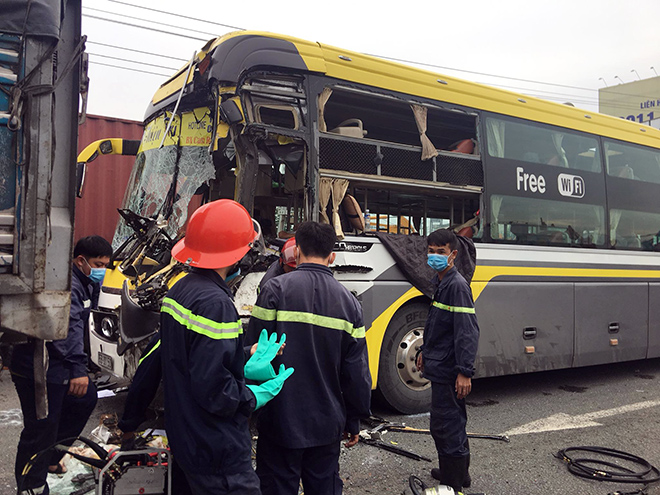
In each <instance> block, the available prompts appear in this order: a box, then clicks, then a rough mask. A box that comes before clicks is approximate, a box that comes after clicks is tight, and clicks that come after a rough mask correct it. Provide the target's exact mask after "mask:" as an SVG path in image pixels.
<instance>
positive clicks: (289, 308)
mask: <svg viewBox="0 0 660 495" xmlns="http://www.w3.org/2000/svg"><path fill="white" fill-rule="evenodd" d="M336 240H337V237H336V234H335V231H334V229H333V228H332V226H330V225H327V224H320V223H317V222H304V223H302V224H301V225H300V227H299V228H298V230H297V232H296V248H295V250H296V258H297V263H296V266H297V268H296V270H295V271H293V272H291V273H287V274H284V275H281V276H279V277H277V278H273V279H271V280H270V281H268V282H267V283H266V284H265V285H264V286H263V290H262V291H261V293H260V295H259V297H258V298H257V302H256V304H255V306H254V309H253V311H252V318H251V319H250V324H249V326H248V342H253V341H255V339H256V337H257V335H258V333H259V332H260V331H262V330H261V329H267V330H268V331H273V332H275V333H276V334H278V335H281V334H282V333H283V332H286V334H287V335H288V336H289V339H288V341H287V348H286V351H285V352H284V353H283V354H282V355H281V356H278V357H277V358H276V359H275V362H278V363H285V364H286V365H287V366H293V367H295V368H296V369H297V372H296V374H295V375H294V376H293V377H292V378H291V380H290V383H288V384H287V386H286V387H285V388H284V390H282V393H281V394H280V395H279V396H278V397H276V398H275V399H274V400H273V401H272V402H270V403H269V404H268V405H267V406H266V407H265V408H264V409H263V411H261V412H260V414H259V417H258V419H257V425H258V426H257V427H258V430H259V439H258V441H257V474H258V475H259V479H260V480H261V491H262V493H263V495H289V494H290V495H297V493H298V487H299V484H300V480H301V479H302V484H303V487H304V491H305V494H307V495H329V494H340V493H341V492H342V486H343V483H342V481H341V479H340V478H339V452H340V446H341V443H340V441H341V438H342V434H343V436H344V438H349V441H348V442H347V443H346V446H347V447H352V446H353V445H355V444H356V443H357V442H358V438H359V437H358V433H359V430H360V418H363V417H368V416H369V414H370V401H371V376H370V374H369V367H368V359H367V346H366V342H365V333H364V322H363V319H362V318H363V317H362V308H361V306H360V303H359V302H358V301H357V299H356V298H355V296H353V295H352V294H351V293H350V292H349V291H348V290H347V289H346V288H345V287H344V286H342V285H341V284H340V283H339V282H338V281H337V280H335V278H334V277H333V275H332V271H331V270H330V268H329V267H328V265H330V264H331V263H332V262H333V261H334V259H335V253H333V252H332V250H333V247H334V244H335V242H336ZM262 333H263V332H262Z"/></svg>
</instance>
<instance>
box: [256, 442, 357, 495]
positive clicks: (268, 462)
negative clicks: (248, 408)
mask: <svg viewBox="0 0 660 495" xmlns="http://www.w3.org/2000/svg"><path fill="white" fill-rule="evenodd" d="M340 447H341V443H340V442H339V440H338V441H336V442H333V443H331V444H329V445H322V446H320V447H309V448H305V449H288V448H286V447H282V446H280V445H278V444H276V443H274V442H272V441H271V440H269V439H268V438H267V437H264V436H262V435H259V439H258V440H257V474H258V475H259V480H260V481H261V493H262V495H298V489H299V487H300V481H301V480H302V485H303V490H304V491H305V495H341V493H342V488H343V486H344V484H343V482H342V481H341V478H340V477H339V449H340Z"/></svg>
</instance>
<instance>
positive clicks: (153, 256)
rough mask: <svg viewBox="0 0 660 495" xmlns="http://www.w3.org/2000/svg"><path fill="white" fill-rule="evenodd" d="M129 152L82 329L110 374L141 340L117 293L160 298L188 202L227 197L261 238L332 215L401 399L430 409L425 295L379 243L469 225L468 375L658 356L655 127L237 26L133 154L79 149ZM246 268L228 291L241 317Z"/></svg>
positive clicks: (409, 408)
mask: <svg viewBox="0 0 660 495" xmlns="http://www.w3.org/2000/svg"><path fill="white" fill-rule="evenodd" d="M131 147H134V148H136V149H137V150H136V152H137V156H136V162H135V166H134V170H133V174H132V177H131V180H130V182H129V186H128V189H127V191H126V195H125V200H124V205H123V209H124V219H123V220H121V221H120V223H119V225H118V226H117V230H116V234H115V238H114V247H115V248H116V249H117V258H118V259H117V262H116V265H115V266H116V269H115V270H114V271H112V272H111V273H109V274H108V275H107V276H106V279H105V281H104V284H103V288H102V296H101V300H100V305H101V306H102V307H101V308H100V310H99V311H98V312H96V313H95V314H94V316H93V323H94V325H93V330H92V334H91V336H90V342H91V354H92V356H91V357H92V359H93V360H94V361H95V362H96V363H97V364H99V365H100V366H102V367H104V368H106V369H108V370H110V371H112V372H113V373H115V374H116V375H120V376H130V375H131V374H132V372H133V371H134V369H135V366H136V364H137V356H138V355H139V349H140V345H139V343H140V339H141V338H142V337H144V335H145V334H148V333H149V332H152V331H153V325H151V326H150V325H147V324H145V323H144V322H143V320H140V319H139V317H136V318H137V320H136V321H140V322H142V323H138V324H136V323H131V321H132V320H131V318H130V317H129V316H127V315H126V314H125V313H126V311H125V306H127V305H131V306H134V307H132V309H131V311H132V312H133V313H135V312H136V311H137V312H138V313H139V307H140V305H142V307H149V305H150V304H151V309H157V307H154V306H155V304H154V298H153V297H151V296H153V295H154V294H156V295H157V294H162V292H163V290H164V289H163V288H162V287H161V288H160V289H159V288H158V284H154V283H150V281H152V280H154V276H155V277H156V279H157V280H158V281H159V283H161V285H163V283H165V284H170V283H171V282H172V280H173V279H174V277H175V276H180V275H179V274H178V271H177V270H180V267H179V268H178V269H177V268H176V266H175V265H174V264H171V263H170V260H169V259H168V257H167V251H168V246H169V244H168V243H170V242H172V241H174V240H175V239H177V238H178V237H180V236H181V235H182V234H183V233H184V231H185V223H186V220H187V218H188V216H189V214H190V213H191V212H192V211H194V209H195V208H196V207H197V206H199V205H200V204H202V203H204V202H206V201H210V200H213V199H217V198H222V197H229V198H234V199H236V200H237V201H239V202H241V203H242V204H243V205H244V206H246V208H247V209H248V210H249V211H250V212H251V213H252V214H253V216H254V217H255V219H256V220H257V221H258V222H259V223H260V226H261V229H262V232H263V235H264V238H265V239H266V241H267V242H266V244H270V245H276V244H277V239H278V238H279V239H282V238H285V237H287V236H290V235H291V234H292V232H293V231H294V230H295V227H296V225H297V224H299V223H300V222H301V221H304V220H307V219H313V220H321V221H327V222H331V223H333V225H335V228H336V230H337V231H338V234H339V235H340V237H341V238H342V240H341V242H339V243H338V244H337V248H336V250H337V259H336V261H335V264H334V265H333V268H334V270H335V276H336V278H337V279H338V280H340V281H341V282H342V283H343V284H345V285H346V287H348V288H349V289H350V290H351V291H353V293H354V294H355V295H356V297H357V298H358V299H359V300H360V301H361V303H362V306H363V309H364V316H365V324H366V328H367V332H366V336H367V337H366V338H367V341H368V347H369V359H370V368H371V372H372V377H373V385H374V388H377V389H378V391H379V393H380V394H381V395H382V396H383V397H384V398H385V400H386V401H387V402H388V403H389V404H390V405H392V406H393V407H394V408H396V409H398V410H400V411H402V412H414V411H421V410H425V409H426V408H427V407H428V404H429V398H430V389H429V384H428V382H427V381H426V380H424V378H423V377H422V376H420V374H419V371H418V370H417V369H416V368H415V362H414V355H415V352H416V349H417V348H418V347H419V345H420V344H421V342H422V341H423V329H424V322H425V319H426V315H427V311H428V306H429V302H430V300H429V297H428V293H424V292H423V291H422V290H419V289H418V288H416V286H415V285H413V283H411V276H410V275H411V273H410V269H408V270H406V269H404V268H403V267H402V266H401V263H398V262H397V261H395V258H394V257H393V256H392V254H391V252H390V250H388V249H387V247H386V244H387V243H386V242H384V239H387V238H388V237H387V236H392V238H394V237H397V238H402V237H405V236H408V238H410V239H411V240H415V239H420V238H421V239H423V236H425V235H427V234H428V233H429V232H431V231H432V230H435V229H436V228H440V227H452V228H454V227H457V228H462V231H463V233H466V232H467V233H468V235H469V236H471V237H472V240H473V242H474V244H475V246H476V252H477V263H476V269H475V272H474V276H473V279H472V283H471V286H472V290H473V295H474V299H475V304H476V311H477V316H478V319H479V323H480V328H481V337H480V342H479V353H478V357H477V362H476V369H477V376H478V377H484V376H494V375H505V374H514V373H525V372H532V371H540V370H550V369H558V368H568V367H578V366H587V365H594V364H601V363H611V362H616V361H625V360H636V359H644V358H651V357H657V356H660V305H656V304H653V301H654V300H655V298H656V297H660V254H658V253H657V251H660V201H658V198H659V197H660V131H658V130H655V129H653V128H650V127H647V126H643V125H640V124H636V123H633V122H628V121H624V120H621V119H617V118H614V117H608V116H604V115H600V114H597V113H593V112H588V111H584V110H580V109H578V108H574V107H571V106H567V105H561V104H556V103H552V102H548V101H544V100H540V99H536V98H532V97H527V96H522V95H520V94H515V93H512V92H508V91H504V90H501V89H496V88H491V87H487V86H484V85H480V84H475V83H471V82H467V81H462V80H459V79H455V78H452V77H446V76H441V75H438V74H434V73H431V72H428V71H425V70H420V69H417V68H413V67H408V66H405V65H400V64H396V63H392V62H389V61H386V60H382V59H378V58H374V57H371V56H367V55H363V54H359V53H354V52H350V51H347V50H343V49H338V48H334V47H330V46H326V45H324V44H321V43H312V42H308V41H303V40H299V39H295V38H291V37H287V36H281V35H275V34H270V33H262V32H250V31H241V32H236V33H231V34H228V35H226V36H222V37H220V38H217V39H214V40H211V41H209V42H208V43H207V44H206V45H205V46H204V47H203V48H202V49H201V51H200V52H198V53H197V54H196V56H195V57H194V58H193V59H192V60H191V62H190V63H188V64H186V65H185V66H184V67H182V68H181V70H179V71H178V72H177V73H176V74H175V75H173V76H172V77H171V78H170V79H169V80H168V81H167V82H165V83H164V84H163V85H162V86H161V87H160V88H159V89H158V91H157V92H156V93H155V95H154V96H153V98H152V101H151V102H150V104H149V107H148V110H147V113H146V118H145V131H144V136H143V138H142V141H141V143H140V144H139V148H138V147H137V146H135V143H133V146H131V144H130V143H122V142H121V141H113V140H104V141H102V142H99V143H96V144H94V145H91V147H90V148H89V149H88V150H87V153H86V155H85V156H83V158H81V159H80V160H79V161H80V162H81V163H80V166H81V170H82V169H84V167H85V161H86V158H88V157H89V156H95V155H96V154H98V152H100V153H113V152H123V151H122V149H129V148H131ZM103 149H105V151H103ZM219 242H221V240H219ZM412 244H414V243H411V245H412ZM417 244H418V243H417ZM410 256H413V253H412V252H411V253H410ZM422 256H423V253H422ZM138 265H139V266H138ZM257 265H259V263H256V264H254V269H252V270H248V273H247V275H246V276H245V277H243V279H242V280H241V281H240V283H239V284H238V285H239V287H238V288H237V293H236V295H237V298H236V303H237V307H238V309H239V312H241V314H242V316H246V317H247V316H249V313H250V310H251V305H252V304H253V303H254V300H255V298H256V286H257V284H258V281H259V278H260V277H261V275H263V270H265V265H263V263H262V265H263V266H261V267H258V266H257ZM171 269H174V272H172V270H171ZM260 270H261V271H260ZM165 274H168V275H165ZM170 274H171V275H170ZM127 277H128V278H130V279H131V281H132V284H133V285H135V286H137V289H138V290H137V291H136V292H134V293H132V294H133V295H132V296H131V287H132V286H129V284H127V285H126V286H125V287H124V290H122V286H123V284H124V280H125V279H126V278H127ZM141 287H142V288H145V287H146V289H145V290H143V291H142V293H140V290H141V289H140V288H141ZM145 294H146V295H145ZM150 297H151V299H150ZM155 300H157V298H156V299H155ZM145 301H146V303H145ZM150 301H151V302H150Z"/></svg>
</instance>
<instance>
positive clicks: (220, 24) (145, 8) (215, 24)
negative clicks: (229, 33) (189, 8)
mask: <svg viewBox="0 0 660 495" xmlns="http://www.w3.org/2000/svg"><path fill="white" fill-rule="evenodd" d="M110 1H111V2H113V3H119V4H122V5H128V6H129V7H135V8H136V9H144V10H150V11H152V12H158V13H159V14H167V15H173V16H175V17H180V18H183V19H190V20H191V21H198V22H205V23H207V24H213V25H214V26H222V27H226V28H230V29H238V30H239V31H245V28H241V27H236V26H230V25H229V24H222V23H220V22H213V21H208V20H206V19H199V18H197V17H189V16H187V15H181V14H176V13H174V12H166V11H165V10H158V9H152V8H149V7H143V6H142V5H135V4H132V3H128V2H120V1H119V0H110Z"/></svg>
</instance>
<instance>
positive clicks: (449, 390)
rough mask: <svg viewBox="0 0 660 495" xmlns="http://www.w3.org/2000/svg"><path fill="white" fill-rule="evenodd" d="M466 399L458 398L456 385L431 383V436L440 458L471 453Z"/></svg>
mask: <svg viewBox="0 0 660 495" xmlns="http://www.w3.org/2000/svg"><path fill="white" fill-rule="evenodd" d="M466 425H467V412H466V410H465V399H457V398H456V390H455V384H454V383H436V382H431V435H432V436H433V440H434V441H435V447H436V449H437V450H438V455H439V456H440V457H463V456H466V455H468V454H469V453H470V449H469V444H468V438H467V433H466V431H465V427H466Z"/></svg>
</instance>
